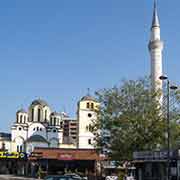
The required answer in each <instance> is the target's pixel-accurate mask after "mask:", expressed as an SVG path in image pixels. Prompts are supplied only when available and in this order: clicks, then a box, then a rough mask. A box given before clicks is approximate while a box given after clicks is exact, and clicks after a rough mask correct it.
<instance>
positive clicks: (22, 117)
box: [20, 115, 23, 123]
mask: <svg viewBox="0 0 180 180" xmlns="http://www.w3.org/2000/svg"><path fill="white" fill-rule="evenodd" d="M22 118H23V116H22V115H21V116H20V123H22Z"/></svg>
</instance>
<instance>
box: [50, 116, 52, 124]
mask: <svg viewBox="0 0 180 180" xmlns="http://www.w3.org/2000/svg"><path fill="white" fill-rule="evenodd" d="M50 125H52V117H51V119H50Z"/></svg>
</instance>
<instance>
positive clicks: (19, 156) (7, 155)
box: [0, 151, 27, 159]
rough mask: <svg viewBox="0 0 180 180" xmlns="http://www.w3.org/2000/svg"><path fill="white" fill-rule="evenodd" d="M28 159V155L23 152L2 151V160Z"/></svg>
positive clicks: (0, 156)
mask: <svg viewBox="0 0 180 180" xmlns="http://www.w3.org/2000/svg"><path fill="white" fill-rule="evenodd" d="M26 157H27V155H26V153H23V152H11V153H10V152H6V151H0V159H3V158H9V159H25V158H26Z"/></svg>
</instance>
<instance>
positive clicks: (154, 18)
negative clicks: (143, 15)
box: [151, 0, 160, 28]
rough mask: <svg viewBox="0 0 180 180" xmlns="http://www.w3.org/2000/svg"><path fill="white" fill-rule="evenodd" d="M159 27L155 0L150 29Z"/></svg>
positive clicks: (155, 0)
mask: <svg viewBox="0 0 180 180" xmlns="http://www.w3.org/2000/svg"><path fill="white" fill-rule="evenodd" d="M153 27H160V23H159V17H158V13H157V0H154V12H153V20H152V27H151V28H153Z"/></svg>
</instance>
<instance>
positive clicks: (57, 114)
mask: <svg viewBox="0 0 180 180" xmlns="http://www.w3.org/2000/svg"><path fill="white" fill-rule="evenodd" d="M51 116H61V114H60V113H58V112H52V113H51Z"/></svg>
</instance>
